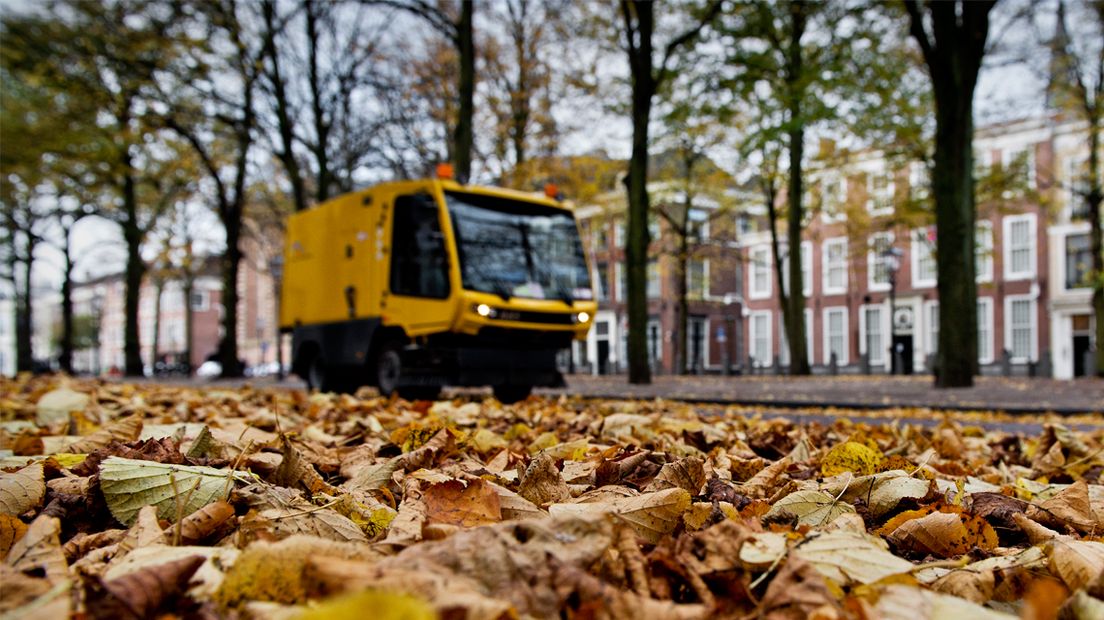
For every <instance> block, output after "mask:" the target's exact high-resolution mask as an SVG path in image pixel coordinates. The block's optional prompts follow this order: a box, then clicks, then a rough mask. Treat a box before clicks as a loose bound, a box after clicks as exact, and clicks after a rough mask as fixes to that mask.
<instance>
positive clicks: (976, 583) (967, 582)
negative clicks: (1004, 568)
mask: <svg viewBox="0 0 1104 620" xmlns="http://www.w3.org/2000/svg"><path fill="white" fill-rule="evenodd" d="M996 587H997V584H996V574H995V573H994V571H992V570H980V571H977V570H969V569H962V570H953V571H951V572H949V573H947V574H946V575H943V576H942V577H940V578H939V579H937V580H936V581H935V583H933V584H932V585H931V589H932V590H935V591H936V592H942V593H944V594H953V595H954V596H957V597H959V598H964V599H966V600H968V601H971V602H974V603H977V604H979V605H983V604H985V603H987V602H989V599H991V598H993V591H994V590H995V589H996Z"/></svg>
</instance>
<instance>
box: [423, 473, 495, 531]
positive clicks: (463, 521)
mask: <svg viewBox="0 0 1104 620" xmlns="http://www.w3.org/2000/svg"><path fill="white" fill-rule="evenodd" d="M422 501H423V502H424V503H425V507H426V518H427V519H428V520H429V521H430V522H431V523H446V524H451V525H458V526H460V527H476V526H479V525H486V524H488V523H496V522H498V521H501V520H502V509H501V506H500V504H499V500H498V494H497V493H496V492H495V490H494V489H492V488H491V486H490V485H489V484H487V483H486V482H484V481H483V480H481V479H476V480H471V481H467V482H466V484H465V482H464V481H461V480H450V481H449V482H444V483H439V484H431V485H429V486H427V487H426V488H425V490H424V491H423V492H422Z"/></svg>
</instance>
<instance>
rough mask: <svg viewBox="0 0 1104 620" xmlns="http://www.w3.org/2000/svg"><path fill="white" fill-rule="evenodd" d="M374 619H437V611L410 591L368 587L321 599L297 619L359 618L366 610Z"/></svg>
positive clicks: (358, 619)
mask: <svg viewBox="0 0 1104 620" xmlns="http://www.w3.org/2000/svg"><path fill="white" fill-rule="evenodd" d="M366 612H368V614H369V615H370V616H371V617H372V618H373V619H374V620H436V618H437V612H436V611H434V609H433V608H432V607H430V606H429V604H427V603H426V602H425V601H423V600H421V599H418V598H414V597H413V596H410V595H408V594H397V593H394V592H380V591H376V590H366V591H363V592H357V593H355V594H349V595H346V596H340V597H338V598H334V599H331V600H328V601H324V602H322V603H321V604H320V605H318V606H317V607H315V608H313V609H310V610H308V611H306V612H304V613H302V614H300V615H299V616H298V617H297V620H360V619H361V618H364V617H365V613H366Z"/></svg>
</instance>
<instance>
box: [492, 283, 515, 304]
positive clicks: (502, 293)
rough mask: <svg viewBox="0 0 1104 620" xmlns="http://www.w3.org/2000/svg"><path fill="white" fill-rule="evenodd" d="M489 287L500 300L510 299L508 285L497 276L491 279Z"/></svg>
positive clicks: (510, 294)
mask: <svg viewBox="0 0 1104 620" xmlns="http://www.w3.org/2000/svg"><path fill="white" fill-rule="evenodd" d="M491 288H493V289H494V292H495V294H497V295H498V296H499V297H501V298H502V301H510V298H511V297H513V294H512V293H511V292H510V286H509V285H508V284H506V283H505V282H503V281H502V280H499V279H498V278H492V279H491Z"/></svg>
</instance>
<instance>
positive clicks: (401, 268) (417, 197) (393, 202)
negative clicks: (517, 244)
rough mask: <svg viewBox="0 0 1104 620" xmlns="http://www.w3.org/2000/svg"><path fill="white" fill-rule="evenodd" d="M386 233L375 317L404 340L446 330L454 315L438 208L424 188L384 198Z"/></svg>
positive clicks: (440, 215)
mask: <svg viewBox="0 0 1104 620" xmlns="http://www.w3.org/2000/svg"><path fill="white" fill-rule="evenodd" d="M385 200H387V205H388V208H387V210H388V211H390V216H389V217H388V218H387V219H388V220H389V221H390V230H389V231H388V236H387V239H388V244H387V245H386V246H385V253H386V254H387V255H388V257H389V258H390V260H389V261H387V263H386V264H387V265H388V266H387V268H386V271H387V273H385V274H382V275H383V276H384V281H385V282H387V286H386V289H385V293H384V296H383V300H382V304H381V306H382V307H381V312H380V315H381V317H382V322H383V324H384V325H398V326H401V327H402V328H403V329H404V330H406V333H407V335H408V336H411V337H414V336H421V335H427V334H432V333H436V332H441V331H446V330H448V329H449V327H450V326H451V324H452V320H453V316H454V307H453V303H454V300H455V299H456V293H457V291H455V290H454V286H453V283H452V277H451V271H452V268H451V267H452V261H451V260H450V259H449V251H448V248H449V247H450V246H449V244H448V243H447V242H446V237H445V234H444V231H445V230H446V224H445V222H444V220H443V210H442V209H441V208H440V206H439V204H438V202H437V199H436V197H435V196H434V194H433V193H431V191H430V188H429V187H424V188H418V189H413V190H411V191H407V192H402V191H400V192H397V193H395V194H394V195H392V196H390V197H388V198H385Z"/></svg>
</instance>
